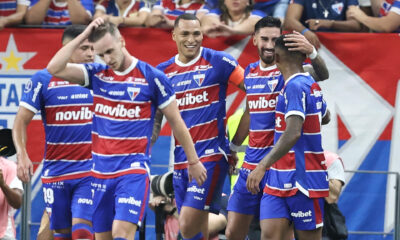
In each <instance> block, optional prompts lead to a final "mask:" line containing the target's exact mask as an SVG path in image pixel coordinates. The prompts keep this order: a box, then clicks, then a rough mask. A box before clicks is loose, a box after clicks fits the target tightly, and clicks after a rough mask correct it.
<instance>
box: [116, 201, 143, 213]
mask: <svg viewBox="0 0 400 240" xmlns="http://www.w3.org/2000/svg"><path fill="white" fill-rule="evenodd" d="M118 203H126V204H131V205H134V206H137V207H140V206H141V205H142V201H140V200H136V199H135V198H134V197H130V198H122V197H121V198H118ZM136 214H137V213H136Z"/></svg>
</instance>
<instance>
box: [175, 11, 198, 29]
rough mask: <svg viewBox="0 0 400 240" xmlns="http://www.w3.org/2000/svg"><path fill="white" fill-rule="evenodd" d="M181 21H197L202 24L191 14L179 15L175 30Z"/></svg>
mask: <svg viewBox="0 0 400 240" xmlns="http://www.w3.org/2000/svg"><path fill="white" fill-rule="evenodd" d="M180 20H195V21H198V22H199V23H200V20H199V19H198V18H197V17H196V15H194V14H191V13H184V14H182V15H179V16H178V17H177V18H176V19H175V23H174V28H176V27H178V25H179V21H180Z"/></svg>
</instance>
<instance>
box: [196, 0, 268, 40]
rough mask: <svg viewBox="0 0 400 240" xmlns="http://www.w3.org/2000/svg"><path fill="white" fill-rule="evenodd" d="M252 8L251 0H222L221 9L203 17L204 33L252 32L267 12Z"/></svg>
mask: <svg viewBox="0 0 400 240" xmlns="http://www.w3.org/2000/svg"><path fill="white" fill-rule="evenodd" d="M251 9H252V6H251V3H250V1H249V0H220V7H219V9H213V10H211V11H210V13H208V14H207V15H205V16H204V17H203V19H201V25H202V30H203V33H204V34H206V35H207V36H209V37H218V36H232V35H238V34H252V33H253V31H254V25H255V24H256V23H257V22H258V20H260V19H261V18H262V17H264V16H265V13H263V12H262V11H259V10H251Z"/></svg>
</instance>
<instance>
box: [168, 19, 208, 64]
mask: <svg viewBox="0 0 400 240" xmlns="http://www.w3.org/2000/svg"><path fill="white" fill-rule="evenodd" d="M172 39H173V40H174V41H175V42H176V46H177V48H178V54H179V60H180V61H181V62H183V63H187V62H190V61H191V60H193V59H194V58H196V57H197V56H198V55H199V53H200V47H201V43H202V41H203V33H202V32H201V26H200V22H199V21H198V20H185V19H181V20H180V21H179V24H178V26H176V27H175V28H174V31H173V32H172Z"/></svg>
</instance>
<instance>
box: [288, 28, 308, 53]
mask: <svg viewBox="0 0 400 240" xmlns="http://www.w3.org/2000/svg"><path fill="white" fill-rule="evenodd" d="M283 40H284V41H285V42H286V43H285V46H288V47H289V51H300V52H302V53H304V54H306V55H310V54H311V53H312V52H313V45H312V44H311V43H310V42H309V41H308V40H307V38H306V37H304V36H303V35H302V34H301V33H299V32H296V31H293V33H290V34H286V35H285V38H284V39H283ZM288 42H291V43H288Z"/></svg>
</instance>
